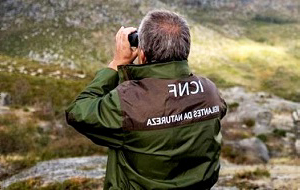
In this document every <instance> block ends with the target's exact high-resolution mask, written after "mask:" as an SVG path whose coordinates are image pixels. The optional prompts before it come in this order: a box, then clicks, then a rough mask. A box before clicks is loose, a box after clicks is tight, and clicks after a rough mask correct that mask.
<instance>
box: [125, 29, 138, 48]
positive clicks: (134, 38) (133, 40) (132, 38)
mask: <svg viewBox="0 0 300 190" xmlns="http://www.w3.org/2000/svg"><path fill="white" fill-rule="evenodd" d="M138 36H139V35H138V33H137V31H135V32H133V33H131V34H129V35H128V41H129V43H130V46H131V47H138V45H139V39H138Z"/></svg>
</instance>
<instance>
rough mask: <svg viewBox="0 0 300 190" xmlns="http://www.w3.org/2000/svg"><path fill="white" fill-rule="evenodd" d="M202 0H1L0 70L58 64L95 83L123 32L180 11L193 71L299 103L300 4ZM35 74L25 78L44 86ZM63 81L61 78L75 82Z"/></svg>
mask: <svg viewBox="0 0 300 190" xmlns="http://www.w3.org/2000/svg"><path fill="white" fill-rule="evenodd" d="M201 2H202V4H201ZM203 2H205V1H201V0H200V1H167V0H165V1H138V0H137V1H126V2H125V1H115V0H114V1H108V0H102V1H93V0H90V1H80V0H76V1H64V2H60V1H55V0H49V1H46V0H43V1H35V0H30V1H26V2H23V1H18V0H15V1H13V0H5V1H2V2H1V3H0V7H1V15H0V16H1V19H0V20H1V22H0V23H1V31H0V60H1V62H2V64H1V65H0V67H1V68H2V70H3V71H4V72H0V76H1V78H6V77H7V75H8V74H7V73H6V71H9V67H8V65H11V66H10V67H13V70H14V71H12V73H16V72H18V71H17V70H18V69H17V68H14V67H15V66H14V65H12V64H10V63H17V65H23V64H24V66H26V68H27V66H28V67H30V68H31V67H35V68H44V67H47V68H51V67H54V68H57V67H56V66H55V65H58V66H59V68H57V70H61V69H60V68H63V69H62V70H68V69H69V70H70V71H68V72H74V73H84V74H86V75H87V76H89V77H92V76H93V74H94V71H95V70H97V69H100V68H103V67H105V65H106V64H107V63H108V62H109V60H110V59H111V58H112V52H113V44H114V35H115V33H116V31H117V30H118V28H119V27H120V26H121V25H124V26H138V25H139V22H140V20H141V19H142V17H143V15H145V14H146V13H147V12H148V11H149V10H152V9H156V8H159V9H169V10H174V11H176V12H179V13H181V14H182V15H184V16H185V17H186V19H187V20H188V21H189V24H190V27H191V33H192V47H191V54H190V57H189V63H190V65H191V67H192V69H193V72H194V73H196V74H197V75H205V76H208V77H209V78H211V79H212V80H214V81H215V82H216V83H217V85H218V86H219V87H228V86H234V85H241V86H245V87H247V88H248V89H250V90H253V91H258V90H262V91H268V92H271V93H274V94H276V95H279V96H281V97H284V98H286V99H290V100H294V101H298V102H299V101H300V89H299V86H300V80H299V79H300V24H299V17H297V16H299V14H298V11H299V3H297V1H291V2H289V4H285V3H284V2H281V4H279V6H278V4H276V6H277V9H275V8H274V7H272V5H273V4H270V5H268V6H270V7H269V9H268V8H264V9H262V8H261V7H260V6H258V5H257V3H256V4H255V2H256V1H232V3H231V4H224V3H223V4H221V3H222V1H215V2H216V3H215V4H207V5H205V4H203ZM218 2H219V3H220V4H219V6H218ZM241 2H242V3H241ZM275 2H276V1H275ZM279 3H280V2H279ZM292 3H294V4H292ZM266 5H267V4H266ZM266 5H264V7H266ZM274 5H275V4H274ZM249 7H250V8H251V9H250V8H249ZM6 62H8V63H6ZM3 63H6V64H3ZM26 68H25V69H26ZM10 70H11V69H10ZM54 70H55V69H54ZM32 71H33V72H34V70H32ZM10 75H13V76H12V77H15V74H10ZM41 75H42V74H41ZM43 75H44V74H43ZM32 76H33V77H30V76H29V77H27V80H29V81H31V80H39V79H36V77H35V75H34V74H32ZM31 78H32V79H31ZM64 78H65V79H60V80H73V79H70V77H64ZM41 80H43V79H42V77H41ZM83 80H84V79H83ZM4 81H6V80H1V83H3V82H4ZM6 82H7V81H6ZM29 83H31V82H29ZM62 83H64V82H62ZM79 85H80V84H79ZM1 86H2V87H1V91H9V92H11V91H12V87H11V86H10V85H9V84H5V85H4V84H1ZM66 88H68V87H66ZM36 95H39V96H42V95H43V94H36ZM33 96H34V95H33ZM38 99H39V98H38ZM30 102H31V101H29V102H28V103H30ZM67 102H69V101H67ZM24 103H27V102H24ZM58 105H61V102H59V103H58Z"/></svg>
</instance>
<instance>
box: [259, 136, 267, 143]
mask: <svg viewBox="0 0 300 190" xmlns="http://www.w3.org/2000/svg"><path fill="white" fill-rule="evenodd" d="M256 137H257V138H259V139H260V140H261V141H262V142H264V143H265V142H267V140H268V137H267V135H265V134H259V135H257V136H256Z"/></svg>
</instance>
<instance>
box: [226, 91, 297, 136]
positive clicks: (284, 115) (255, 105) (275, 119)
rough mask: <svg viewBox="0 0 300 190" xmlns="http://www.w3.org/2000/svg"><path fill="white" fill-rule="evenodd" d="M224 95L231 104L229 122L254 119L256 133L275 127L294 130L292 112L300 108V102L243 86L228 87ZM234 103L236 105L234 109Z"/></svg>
mask: <svg viewBox="0 0 300 190" xmlns="http://www.w3.org/2000/svg"><path fill="white" fill-rule="evenodd" d="M222 95H223V97H224V99H225V100H226V102H227V104H228V105H229V112H228V114H227V116H226V118H225V120H226V121H228V122H241V123H243V122H244V121H245V120H249V119H250V120H253V121H254V122H255V123H254V128H253V131H254V133H255V134H256V135H258V134H262V133H270V132H272V131H273V130H274V129H284V130H287V131H292V130H293V126H294V125H293V120H292V117H291V114H292V112H293V111H294V110H296V109H298V108H300V103H296V102H291V101H288V100H284V99H282V98H279V97H277V96H274V95H271V94H268V93H265V92H257V93H251V92H247V91H246V90H245V89H244V88H242V87H233V88H228V89H226V90H223V91H222ZM232 105H236V106H235V108H234V109H232Z"/></svg>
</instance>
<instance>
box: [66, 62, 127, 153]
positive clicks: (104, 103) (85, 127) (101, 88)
mask: <svg viewBox="0 0 300 190" xmlns="http://www.w3.org/2000/svg"><path fill="white" fill-rule="evenodd" d="M118 80H119V77H118V73H117V72H116V71H114V70H112V69H109V68H106V69H102V70H100V71H98V72H97V74H96V77H95V78H94V80H93V81H92V82H91V83H90V84H89V85H88V86H87V87H86V88H85V90H84V91H83V92H81V93H80V94H79V95H78V97H77V98H76V99H75V101H74V102H73V103H72V104H71V105H70V106H69V107H68V109H67V110H66V120H67V122H68V124H69V125H71V126H72V127H74V128H75V129H76V130H77V131H79V132H80V133H82V134H84V135H85V136H87V137H88V138H89V139H91V140H92V141H93V142H94V143H96V144H98V145H102V146H108V147H114V148H118V147H121V146H122V144H123V130H122V128H121V125H122V113H121V108H120V101H119V96H118V93H117V91H116V90H115V87H117V85H118Z"/></svg>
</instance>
